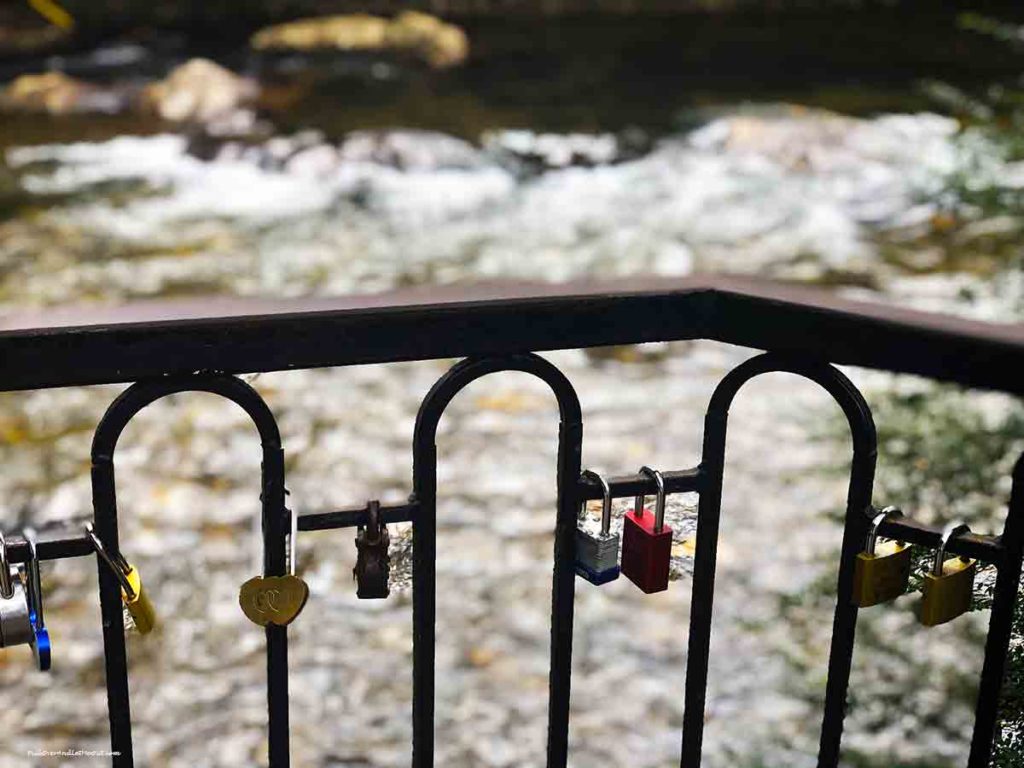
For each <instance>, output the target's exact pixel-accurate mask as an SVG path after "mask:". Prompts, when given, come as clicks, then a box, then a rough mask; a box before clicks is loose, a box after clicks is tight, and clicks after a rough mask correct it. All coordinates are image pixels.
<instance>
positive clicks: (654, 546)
mask: <svg viewBox="0 0 1024 768" xmlns="http://www.w3.org/2000/svg"><path fill="white" fill-rule="evenodd" d="M640 474H642V475H647V476H649V477H653V478H654V482H655V483H657V486H658V500H657V503H656V505H655V510H656V511H655V512H654V513H651V512H648V511H647V510H646V509H645V508H644V497H643V495H640V496H637V497H636V501H635V503H634V505H633V507H634V508H633V509H631V510H630V511H629V512H627V513H626V517H625V519H624V520H623V526H622V573H623V574H624V575H625V576H626V578H628V579H629V580H630V581H632V582H633V583H634V584H636V585H637V586H638V587H640V589H641V590H643V591H644V592H646V593H647V594H651V593H652V592H662V591H664V590H666V589H668V573H669V565H670V562H671V559H672V529H671V528H669V527H668V526H667V525H665V479H664V478H663V477H662V476H661V472H658V471H657V470H654V469H651V468H650V467H641V468H640Z"/></svg>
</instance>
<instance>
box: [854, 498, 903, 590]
mask: <svg viewBox="0 0 1024 768" xmlns="http://www.w3.org/2000/svg"><path fill="white" fill-rule="evenodd" d="M902 516H903V512H901V511H900V510H899V509H897V508H896V507H886V508H885V509H883V510H882V511H881V512H880V513H879V514H878V515H876V516H875V518H874V520H872V521H871V529H870V531H869V532H868V539H867V543H866V544H865V547H864V551H863V552H861V553H860V554H858V555H857V559H856V561H854V566H853V595H852V597H853V602H854V604H855V605H857V606H859V607H861V608H868V607H870V606H872V605H878V604H879V603H887V602H889V601H890V600H895V599H896V598H897V597H899V596H900V595H902V594H903V593H904V592H906V591H907V584H909V583H910V565H911V563H910V545H909V544H907V543H906V542H903V541H893V540H888V541H884V542H882V543H881V544H879V543H877V538H878V526H879V525H881V524H882V523H883V522H884V521H885V520H886V519H887V518H889V517H902Z"/></svg>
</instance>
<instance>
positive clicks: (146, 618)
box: [121, 561, 156, 635]
mask: <svg viewBox="0 0 1024 768" xmlns="http://www.w3.org/2000/svg"><path fill="white" fill-rule="evenodd" d="M125 565H127V566H128V572H127V573H125V575H124V576H125V580H126V581H127V582H128V586H129V587H131V591H130V592H129V591H128V590H126V589H125V585H124V584H122V585H121V599H122V600H124V605H125V607H126V608H127V609H128V613H129V614H131V617H132V621H133V622H135V628H136V629H137V630H138V631H139V634H140V635H148V634H149V633H150V632H152V631H153V627H155V626H156V609H155V608H154V607H153V603H152V602H151V601H150V599H149V595H147V594H146V588H145V587H144V586H142V577H141V576H140V575H139V569H138V568H136V567H135V566H134V565H132V564H131V563H129V562H127V561H126V562H125Z"/></svg>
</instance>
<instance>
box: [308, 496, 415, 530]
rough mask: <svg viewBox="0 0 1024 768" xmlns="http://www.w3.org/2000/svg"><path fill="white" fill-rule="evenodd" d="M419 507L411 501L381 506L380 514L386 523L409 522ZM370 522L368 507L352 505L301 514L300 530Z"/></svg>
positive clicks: (343, 526)
mask: <svg viewBox="0 0 1024 768" xmlns="http://www.w3.org/2000/svg"><path fill="white" fill-rule="evenodd" d="M418 509H419V504H418V503H417V502H415V501H410V502H408V503H406V504H396V505H394V506H390V507H386V506H381V508H380V516H381V520H382V522H384V523H388V524H391V523H407V522H410V521H412V519H413V517H415V515H416V511H417V510H418ZM369 522H370V512H369V508H368V507H365V506H364V507H352V508H349V509H339V510H335V511H333V512H307V513H305V514H300V515H299V530H300V531H328V530H332V529H334V528H354V527H355V526H357V525H366V524H367V523H369Z"/></svg>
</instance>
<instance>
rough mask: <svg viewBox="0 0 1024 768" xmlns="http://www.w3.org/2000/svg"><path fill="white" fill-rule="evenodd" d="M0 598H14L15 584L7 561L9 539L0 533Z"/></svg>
mask: <svg viewBox="0 0 1024 768" xmlns="http://www.w3.org/2000/svg"><path fill="white" fill-rule="evenodd" d="M0 597H2V598H3V599H4V600H10V599H11V598H12V597H14V582H13V581H11V564H10V562H9V561H8V560H7V539H5V538H4V534H3V531H0Z"/></svg>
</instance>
